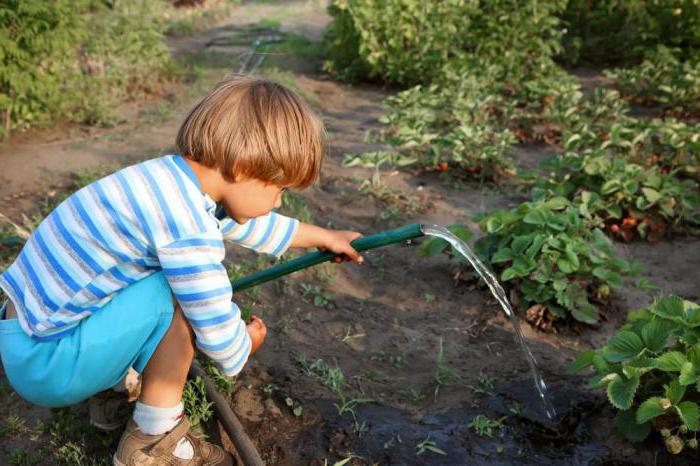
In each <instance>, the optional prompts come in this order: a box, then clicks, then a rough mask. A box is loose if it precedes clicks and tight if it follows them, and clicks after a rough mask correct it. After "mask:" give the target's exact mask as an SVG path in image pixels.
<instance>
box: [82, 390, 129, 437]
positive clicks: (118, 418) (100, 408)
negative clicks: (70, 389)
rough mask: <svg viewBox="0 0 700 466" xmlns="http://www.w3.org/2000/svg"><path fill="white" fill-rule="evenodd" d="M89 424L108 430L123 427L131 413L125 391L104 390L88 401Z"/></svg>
mask: <svg viewBox="0 0 700 466" xmlns="http://www.w3.org/2000/svg"><path fill="white" fill-rule="evenodd" d="M88 407H89V410H90V424H91V425H92V426H94V427H95V428H96V429H99V430H103V431H105V432H109V431H112V430H116V429H118V428H120V427H123V426H124V424H126V421H127V420H128V419H129V416H130V415H131V406H130V405H129V400H128V399H127V396H126V394H125V393H119V392H115V391H113V390H105V391H103V392H100V393H98V394H97V395H95V396H92V397H90V400H89V401H88Z"/></svg>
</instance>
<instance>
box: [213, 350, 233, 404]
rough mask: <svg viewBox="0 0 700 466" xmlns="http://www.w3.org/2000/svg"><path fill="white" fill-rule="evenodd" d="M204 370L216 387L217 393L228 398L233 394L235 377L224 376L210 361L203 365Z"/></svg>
mask: <svg viewBox="0 0 700 466" xmlns="http://www.w3.org/2000/svg"><path fill="white" fill-rule="evenodd" d="M207 359H208V358H207ZM205 370H206V371H207V374H208V375H209V377H210V378H211V380H212V381H213V382H214V385H216V389H217V391H219V392H220V393H223V394H224V395H226V396H227V397H230V396H231V393H233V387H234V386H235V384H236V379H235V377H229V376H227V375H225V374H224V373H223V372H221V369H219V367H218V366H217V365H216V364H214V363H213V362H212V361H211V360H209V361H208V362H207V363H206V364H205Z"/></svg>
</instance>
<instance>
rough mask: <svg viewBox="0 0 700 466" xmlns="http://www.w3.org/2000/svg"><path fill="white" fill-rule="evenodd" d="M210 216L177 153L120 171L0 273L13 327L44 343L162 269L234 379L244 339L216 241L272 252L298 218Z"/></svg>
mask: <svg viewBox="0 0 700 466" xmlns="http://www.w3.org/2000/svg"><path fill="white" fill-rule="evenodd" d="M215 212H216V204H215V203H214V201H213V200H212V199H211V198H210V197H209V196H208V195H207V194H205V193H203V192H202V191H201V187H200V184H199V181H198V180H197V178H196V176H195V174H194V172H193V171H192V169H191V168H190V167H189V165H187V162H185V160H184V159H183V158H182V157H181V156H177V155H176V156H172V155H167V156H164V157H160V158H157V159H153V160H148V161H146V162H142V163H139V164H137V165H133V166H131V167H127V168H124V169H122V170H120V171H118V172H116V173H114V174H112V175H109V176H107V177H105V178H102V179H101V180H99V181H96V182H94V183H92V184H90V185H88V186H86V187H84V188H82V189H81V190H79V191H77V192H76V193H74V194H72V195H71V196H70V197H69V198H68V199H66V200H65V201H63V202H62V203H61V204H60V205H59V206H58V207H57V208H56V209H55V210H54V211H53V212H51V214H50V215H49V216H48V217H46V219H44V221H43V222H41V224H40V225H39V227H38V228H37V229H36V230H35V231H34V233H33V234H32V236H31V238H30V239H29V240H28V241H27V243H26V244H25V246H24V248H23V249H22V251H21V252H20V254H19V256H18V257H17V259H16V260H15V261H14V263H13V264H12V265H11V266H10V267H9V268H8V269H7V270H6V271H5V272H4V273H3V274H2V275H0V287H2V289H3V290H4V291H5V293H7V295H8V296H10V298H11V299H12V301H13V302H14V303H15V306H16V308H17V315H18V319H19V323H20V325H21V327H22V329H23V330H24V331H25V332H26V333H27V334H28V335H31V336H34V337H35V338H37V339H40V340H48V339H56V338H61V337H62V336H65V335H66V334H68V333H69V332H71V331H72V330H73V329H74V327H75V326H76V325H77V324H78V323H79V321H80V320H81V319H84V318H86V317H88V316H90V315H91V314H92V313H94V312H98V311H99V309H100V308H101V307H102V306H104V305H105V304H106V303H108V302H109V301H110V300H111V299H112V297H114V295H115V293H117V292H119V291H120V290H121V289H123V288H125V287H127V286H129V285H130V284H132V283H134V282H136V281H138V280H141V279H143V278H145V277H147V276H149V275H151V274H152V273H154V272H157V271H159V270H161V269H162V270H163V272H164V273H165V276H166V277H167V279H168V282H169V284H170V286H171V288H172V290H173V292H174V294H175V297H176V298H177V301H178V302H179V303H180V306H181V307H182V310H183V313H184V314H185V316H186V318H187V319H188V321H189V322H190V324H191V326H192V328H193V330H194V333H195V335H196V341H197V347H198V348H199V349H200V350H202V351H203V352H204V353H205V354H207V355H208V356H210V357H211V358H212V359H214V360H215V361H216V362H217V363H219V365H220V366H221V367H222V369H223V372H224V373H225V374H227V375H235V374H237V373H238V372H240V370H241V369H242V368H243V366H244V365H245V363H246V361H247V359H248V355H249V354H250V348H251V342H250V338H249V337H248V333H247V332H246V329H245V323H244V322H243V320H242V319H241V317H240V311H239V309H238V306H236V304H235V303H233V302H231V293H232V290H231V283H230V282H229V280H228V276H227V274H226V270H225V268H224V266H223V265H222V263H221V262H222V260H223V259H224V256H225V250H224V243H223V240H224V239H226V240H228V241H230V242H232V243H236V244H239V245H241V246H245V247H247V248H250V249H253V250H255V251H258V252H264V253H267V254H271V255H274V256H276V257H279V256H280V255H282V254H283V253H284V251H286V249H287V248H288V247H289V244H290V242H291V240H292V237H293V235H294V233H295V231H296V229H297V226H298V225H299V221H298V220H295V219H292V218H288V217H285V216H283V215H279V214H277V213H275V212H271V213H270V214H268V215H266V216H263V217H257V218H254V219H251V220H249V221H248V222H246V223H245V224H238V223H236V222H235V221H234V220H232V219H231V218H228V217H226V218H224V219H223V220H221V219H218V218H217V216H216V215H215ZM135 312H136V311H135ZM134 318H138V315H134Z"/></svg>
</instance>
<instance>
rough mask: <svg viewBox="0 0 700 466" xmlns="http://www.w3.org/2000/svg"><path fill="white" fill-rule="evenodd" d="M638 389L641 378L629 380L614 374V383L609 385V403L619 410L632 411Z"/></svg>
mask: <svg viewBox="0 0 700 466" xmlns="http://www.w3.org/2000/svg"><path fill="white" fill-rule="evenodd" d="M637 387H639V377H631V378H627V377H625V376H624V375H620V374H614V377H613V378H612V381H611V382H610V383H609V384H608V390H607V392H608V401H610V404H612V405H613V406H615V407H616V408H617V409H622V410H627V409H630V407H631V406H632V401H633V400H634V394H635V392H636V391H637Z"/></svg>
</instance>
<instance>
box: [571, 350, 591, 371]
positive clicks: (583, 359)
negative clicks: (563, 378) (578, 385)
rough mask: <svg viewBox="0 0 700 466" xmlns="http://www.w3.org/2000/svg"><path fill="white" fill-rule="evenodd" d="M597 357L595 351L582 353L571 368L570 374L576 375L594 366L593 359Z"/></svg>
mask: <svg viewBox="0 0 700 466" xmlns="http://www.w3.org/2000/svg"><path fill="white" fill-rule="evenodd" d="M595 355H596V352H595V351H584V352H582V353H580V354H579V355H578V356H577V357H576V359H575V360H574V362H572V363H571V365H570V366H569V372H570V373H572V374H575V373H576V372H579V371H581V370H582V369H585V368H586V367H588V366H590V365H591V364H593V357H594V356H595Z"/></svg>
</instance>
